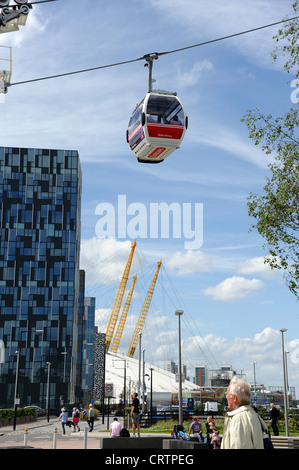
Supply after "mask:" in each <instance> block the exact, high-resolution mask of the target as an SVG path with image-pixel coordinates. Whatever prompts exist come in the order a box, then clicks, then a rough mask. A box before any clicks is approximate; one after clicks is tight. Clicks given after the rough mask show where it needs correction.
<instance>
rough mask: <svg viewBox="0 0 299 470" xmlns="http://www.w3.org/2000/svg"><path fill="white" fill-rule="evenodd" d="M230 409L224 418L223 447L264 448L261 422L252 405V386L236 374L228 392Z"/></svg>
mask: <svg viewBox="0 0 299 470" xmlns="http://www.w3.org/2000/svg"><path fill="white" fill-rule="evenodd" d="M226 398H227V403H228V407H229V409H230V411H229V412H228V413H227V416H226V417H225V420H224V430H223V438H222V442H221V449H264V441H263V433H262V428H261V422H260V421H259V418H258V415H257V413H256V412H255V411H254V409H253V408H252V407H251V405H250V387H249V385H248V384H247V383H246V382H245V381H244V380H242V379H239V378H237V377H236V376H235V377H233V378H232V380H231V382H230V384H229V386H228V388H227V392H226Z"/></svg>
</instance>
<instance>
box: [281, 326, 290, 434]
mask: <svg viewBox="0 0 299 470" xmlns="http://www.w3.org/2000/svg"><path fill="white" fill-rule="evenodd" d="M279 331H280V332H281V343H282V367H283V395H284V417H285V427H286V436H287V437H288V436H289V421H288V398H287V385H286V366H285V352H284V339H283V334H284V333H285V332H286V331H288V330H287V329H286V328H281V330H279Z"/></svg>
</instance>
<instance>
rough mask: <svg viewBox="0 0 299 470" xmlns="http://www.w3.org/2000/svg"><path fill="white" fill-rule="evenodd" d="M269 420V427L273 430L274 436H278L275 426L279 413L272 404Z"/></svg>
mask: <svg viewBox="0 0 299 470" xmlns="http://www.w3.org/2000/svg"><path fill="white" fill-rule="evenodd" d="M270 407H271V409H270V419H271V426H272V429H273V433H274V436H279V430H278V426H277V420H278V416H279V411H278V409H277V408H276V407H275V406H274V403H271V404H270Z"/></svg>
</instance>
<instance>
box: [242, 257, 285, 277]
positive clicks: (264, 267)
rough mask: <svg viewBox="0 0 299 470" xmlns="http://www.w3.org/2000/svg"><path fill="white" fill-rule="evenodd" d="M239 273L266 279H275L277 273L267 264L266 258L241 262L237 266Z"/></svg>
mask: <svg viewBox="0 0 299 470" xmlns="http://www.w3.org/2000/svg"><path fill="white" fill-rule="evenodd" d="M237 272H238V273H239V274H247V275H248V274H259V275H260V276H263V277H264V278H266V279H270V278H273V277H274V276H275V275H276V271H273V270H272V269H271V268H270V266H269V264H268V263H265V257H264V256H260V257H256V258H249V259H247V260H245V261H240V262H239V263H238V265H237Z"/></svg>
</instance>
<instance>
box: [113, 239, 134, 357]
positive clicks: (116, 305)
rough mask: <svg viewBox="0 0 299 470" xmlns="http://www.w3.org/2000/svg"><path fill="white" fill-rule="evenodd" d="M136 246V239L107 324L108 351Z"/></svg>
mask: <svg viewBox="0 0 299 470" xmlns="http://www.w3.org/2000/svg"><path fill="white" fill-rule="evenodd" d="M135 247H136V240H135V241H134V242H133V243H132V245H131V251H130V254H129V257H128V260H127V264H126V267H125V269H124V272H123V275H122V278H121V281H120V284H119V287H118V290H117V294H116V298H115V301H114V304H113V307H112V311H111V315H110V318H109V322H108V326H107V330H106V351H107V352H108V350H109V347H110V344H111V341H112V337H113V333H114V330H115V325H116V322H117V318H118V314H119V311H120V307H121V304H122V301H123V297H124V293H125V289H126V285H127V282H128V277H129V273H130V269H131V264H132V259H133V255H134V251H135Z"/></svg>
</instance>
